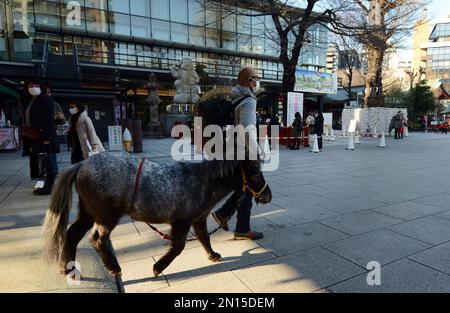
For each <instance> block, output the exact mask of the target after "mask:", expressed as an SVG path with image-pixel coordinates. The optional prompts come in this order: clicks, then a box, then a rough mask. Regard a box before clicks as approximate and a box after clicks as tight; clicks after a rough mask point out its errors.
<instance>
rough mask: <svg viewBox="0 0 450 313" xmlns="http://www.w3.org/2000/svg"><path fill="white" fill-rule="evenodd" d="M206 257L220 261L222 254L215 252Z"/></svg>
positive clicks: (213, 260) (215, 261)
mask: <svg viewBox="0 0 450 313" xmlns="http://www.w3.org/2000/svg"><path fill="white" fill-rule="evenodd" d="M208 259H209V260H210V261H212V262H214V263H217V262H220V261H222V256H221V255H220V254H218V253H216V252H214V253H213V254H212V255H210V256H209V257H208Z"/></svg>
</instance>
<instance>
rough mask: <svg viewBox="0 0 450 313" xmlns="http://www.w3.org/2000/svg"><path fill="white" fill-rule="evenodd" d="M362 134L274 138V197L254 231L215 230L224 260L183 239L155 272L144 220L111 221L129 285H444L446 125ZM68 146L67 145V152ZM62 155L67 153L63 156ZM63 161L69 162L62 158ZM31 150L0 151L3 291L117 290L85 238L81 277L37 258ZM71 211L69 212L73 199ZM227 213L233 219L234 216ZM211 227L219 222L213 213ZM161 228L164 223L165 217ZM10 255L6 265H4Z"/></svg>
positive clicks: (333, 288)
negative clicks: (314, 143) (354, 141)
mask: <svg viewBox="0 0 450 313" xmlns="http://www.w3.org/2000/svg"><path fill="white" fill-rule="evenodd" d="M378 141H379V139H378V140H377V139H373V138H362V141H361V142H362V143H361V144H360V145H357V150H355V151H346V150H345V147H346V146H347V142H346V140H345V139H339V140H338V141H336V142H334V143H325V148H324V152H322V153H320V154H312V153H309V152H308V151H309V150H307V149H302V150H301V151H289V150H282V151H281V152H280V156H281V162H280V168H279V169H278V171H276V172H269V173H266V174H265V176H266V179H267V181H268V182H269V184H270V186H271V188H272V191H273V196H274V197H273V202H272V203H271V204H269V205H266V206H262V205H260V206H255V207H254V209H253V216H252V226H253V227H254V228H255V229H256V230H260V231H263V232H264V234H265V238H264V239H263V240H260V241H258V242H250V241H234V240H233V239H232V238H233V235H232V233H231V232H230V233H227V232H224V231H219V232H218V233H216V234H214V235H213V236H212V242H213V247H214V249H215V250H216V251H217V252H219V253H221V255H222V257H223V262H221V263H217V264H216V263H210V262H209V261H208V260H207V258H206V255H205V253H204V251H203V248H202V247H200V245H199V243H198V242H189V243H188V244H187V245H186V249H185V250H184V251H183V253H182V254H181V255H180V256H179V257H178V258H176V259H175V261H174V262H173V263H172V264H171V265H170V267H169V268H168V269H167V270H166V271H165V272H164V273H163V274H164V275H162V276H161V277H159V278H158V279H155V278H154V277H153V274H152V266H153V264H154V262H155V261H156V260H157V259H158V258H160V257H161V256H162V255H163V254H164V253H165V251H166V250H167V248H168V247H167V242H163V241H162V240H161V239H159V237H158V236H157V235H156V234H154V233H153V232H152V231H151V230H149V229H148V227H147V226H146V225H144V224H142V223H137V227H138V228H139V230H140V232H141V236H140V235H139V234H138V233H137V232H136V230H135V229H134V227H133V225H132V224H131V223H130V221H129V220H128V219H124V221H123V223H122V224H121V225H119V226H118V227H117V229H116V230H115V231H114V232H113V235H112V242H113V245H114V248H115V251H116V254H117V257H118V259H119V262H120V264H121V266H122V270H123V276H122V280H121V282H120V284H119V285H120V287H121V288H123V289H124V290H125V292H187V293H192V292H199V293H200V292H201V293H205V292H232V293H238V292H449V291H450V207H449V205H448V203H449V202H450V193H449V191H450V186H449V185H448V176H449V175H450V167H448V166H447V159H448V157H447V156H448V155H449V154H450V137H447V136H442V135H437V134H411V136H410V137H409V138H407V139H404V140H402V141H394V140H392V139H391V138H388V139H387V145H388V147H387V148H386V149H381V148H377V144H378ZM172 142H173V140H170V139H164V140H146V141H145V142H144V150H145V155H147V156H149V157H150V158H152V159H154V160H161V161H170V158H168V155H169V152H170V147H171V144H172ZM66 160H67V155H63V161H66ZM66 163H67V162H66ZM63 165H67V164H63ZM27 174H28V172H27V161H26V159H20V158H19V157H18V154H4V153H2V154H0V265H2V266H0V291H36V292H50V291H63V292H66V291H67V292H72V291H77V292H105V291H108V292H117V286H116V283H115V281H114V279H112V278H111V277H110V276H108V274H107V273H105V271H104V269H103V267H102V266H101V264H100V262H99V259H98V257H97V256H96V254H95V252H94V251H93V249H92V248H90V247H89V245H88V244H86V242H85V241H83V243H82V245H81V249H80V250H79V261H80V263H81V266H82V271H83V274H84V276H85V277H87V279H86V280H85V281H83V283H82V285H81V286H80V287H69V286H67V284H66V283H65V281H64V279H63V278H62V277H60V276H58V275H57V273H56V271H57V267H56V266H53V267H48V266H47V265H42V264H41V261H40V259H39V254H40V239H39V231H40V227H39V225H40V221H41V219H42V217H43V215H44V213H45V208H46V206H47V204H48V198H35V197H33V196H32V195H31V194H30V190H31V188H32V186H33V183H31V182H29V180H28V178H27ZM72 211H73V212H72V214H71V215H72V216H73V215H74V214H75V213H76V210H75V205H74V209H73V210H72ZM232 222H233V223H234V222H235V219H232ZM209 225H210V228H213V227H215V224H214V222H213V221H212V220H210V221H209ZM162 229H163V230H166V231H168V230H169V229H168V227H167V226H162ZM371 261H376V262H378V263H379V264H380V265H381V281H380V282H381V285H380V286H369V285H368V283H367V276H368V273H369V270H367V265H368V263H369V262H371ZM5 265H6V266H5Z"/></svg>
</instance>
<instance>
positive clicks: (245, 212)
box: [218, 191, 253, 233]
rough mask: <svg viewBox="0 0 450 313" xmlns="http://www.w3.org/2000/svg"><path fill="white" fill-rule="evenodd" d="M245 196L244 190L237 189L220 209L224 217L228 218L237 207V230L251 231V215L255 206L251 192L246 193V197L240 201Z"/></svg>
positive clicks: (241, 231) (240, 231) (242, 231)
mask: <svg viewBox="0 0 450 313" xmlns="http://www.w3.org/2000/svg"><path fill="white" fill-rule="evenodd" d="M242 196H243V192H242V191H235V192H234V193H233V194H232V195H231V197H230V198H229V199H228V200H227V202H225V204H224V205H223V206H222V208H221V209H220V210H219V211H218V212H219V214H220V216H222V218H224V219H226V220H228V219H229V218H230V217H231V216H233V214H234V212H235V211H236V209H237V221H236V232H237V233H247V232H249V231H250V215H251V211H252V206H253V202H252V200H253V198H252V196H251V195H250V194H249V193H247V192H246V193H245V194H244V198H243V199H242V201H241V202H240V203H239V199H240V198H241V197H242Z"/></svg>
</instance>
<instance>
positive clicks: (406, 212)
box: [373, 201, 443, 221]
mask: <svg viewBox="0 0 450 313" xmlns="http://www.w3.org/2000/svg"><path fill="white" fill-rule="evenodd" d="M373 210H374V211H376V212H380V213H383V214H386V215H389V216H392V217H396V218H399V219H402V220H405V221H410V220H414V219H418V218H421V217H424V216H427V215H433V214H436V213H439V212H442V211H443V209H442V208H439V207H436V206H430V205H426V204H422V203H418V202H416V201H407V202H401V203H396V204H391V205H387V206H384V207H381V208H375V209H373Z"/></svg>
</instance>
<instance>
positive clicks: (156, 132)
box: [146, 73, 162, 138]
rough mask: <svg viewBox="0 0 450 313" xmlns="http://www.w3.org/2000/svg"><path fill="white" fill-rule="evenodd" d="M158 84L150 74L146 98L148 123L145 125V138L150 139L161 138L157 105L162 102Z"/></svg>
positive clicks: (154, 76) (153, 75)
mask: <svg viewBox="0 0 450 313" xmlns="http://www.w3.org/2000/svg"><path fill="white" fill-rule="evenodd" d="M158 89H159V84H158V83H157V82H156V75H155V74H153V73H151V74H150V76H149V77H148V84H147V90H148V97H147V103H148V105H149V109H150V110H149V112H150V123H148V124H147V129H148V132H147V134H146V135H147V136H149V137H152V138H161V137H162V128H161V127H162V125H161V122H160V120H159V105H160V103H161V102H162V101H161V99H160V98H159V95H158Z"/></svg>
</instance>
